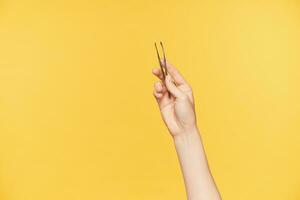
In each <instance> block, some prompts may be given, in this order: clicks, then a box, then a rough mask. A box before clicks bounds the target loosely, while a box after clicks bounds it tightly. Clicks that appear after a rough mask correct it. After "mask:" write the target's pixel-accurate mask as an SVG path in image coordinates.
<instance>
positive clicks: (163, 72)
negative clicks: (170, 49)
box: [154, 42, 171, 97]
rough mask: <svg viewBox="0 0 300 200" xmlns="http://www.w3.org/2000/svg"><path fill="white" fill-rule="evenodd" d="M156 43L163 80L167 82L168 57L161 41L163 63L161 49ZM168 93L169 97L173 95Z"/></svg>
mask: <svg viewBox="0 0 300 200" xmlns="http://www.w3.org/2000/svg"><path fill="white" fill-rule="evenodd" d="M154 44H155V49H156V54H157V58H158V63H159V66H160V70H161V72H162V75H163V81H164V82H165V79H166V76H167V75H168V69H167V59H166V54H165V49H164V45H163V43H162V42H160V46H161V49H162V52H163V64H162V60H161V57H160V55H159V51H158V48H157V45H156V42H155V43H154ZM168 94H169V97H171V94H170V93H169V92H168Z"/></svg>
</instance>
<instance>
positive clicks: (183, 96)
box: [165, 74, 187, 100]
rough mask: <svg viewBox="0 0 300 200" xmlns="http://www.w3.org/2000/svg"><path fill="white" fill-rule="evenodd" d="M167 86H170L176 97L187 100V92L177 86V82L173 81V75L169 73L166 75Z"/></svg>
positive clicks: (170, 90)
mask: <svg viewBox="0 0 300 200" xmlns="http://www.w3.org/2000/svg"><path fill="white" fill-rule="evenodd" d="M165 83H166V87H167V88H168V91H169V92H170V93H171V94H172V95H173V96H174V97H176V98H178V99H182V100H185V99H186V97H187V96H186V94H185V93H184V92H182V91H181V90H180V89H179V88H177V87H176V85H175V83H174V82H173V81H172V78H171V76H170V75H169V74H168V75H167V76H166V81H165Z"/></svg>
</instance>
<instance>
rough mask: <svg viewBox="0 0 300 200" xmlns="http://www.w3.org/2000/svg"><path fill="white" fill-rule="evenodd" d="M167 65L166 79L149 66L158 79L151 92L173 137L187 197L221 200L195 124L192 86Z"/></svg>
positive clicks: (194, 199)
mask: <svg viewBox="0 0 300 200" xmlns="http://www.w3.org/2000/svg"><path fill="white" fill-rule="evenodd" d="M167 69H168V73H169V74H168V76H166V79H165V80H163V76H162V72H161V70H160V69H159V68H154V69H153V70H152V73H153V74H154V75H155V76H157V77H158V78H159V79H160V81H158V82H156V83H155V84H154V91H153V95H154V97H155V99H156V101H157V103H158V106H159V109H160V113H161V116H162V119H163V121H164V123H165V125H166V126H167V128H168V130H169V132H170V135H171V136H172V139H173V141H174V146H175V148H176V152H177V155H178V160H179V162H180V167H181V171H182V174H183V178H184V183H185V188H186V194H187V199H188V200H221V196H220V193H219V191H218V189H217V186H216V184H215V181H214V179H213V176H212V175H211V172H210V169H209V166H208V162H207V159H206V155H205V151H204V148H203V144H202V139H201V135H200V131H199V129H198V126H197V120H196V113H195V104H194V96H193V91H192V88H191V86H190V85H189V84H188V83H187V81H186V80H185V79H184V78H183V76H182V75H181V74H180V72H179V71H178V70H177V69H176V68H175V67H174V66H173V65H171V64H170V63H167ZM168 92H169V93H170V94H171V95H170V96H169V94H168Z"/></svg>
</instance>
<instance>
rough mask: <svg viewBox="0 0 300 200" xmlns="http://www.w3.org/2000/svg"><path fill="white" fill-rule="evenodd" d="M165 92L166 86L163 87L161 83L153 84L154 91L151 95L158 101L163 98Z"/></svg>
mask: <svg viewBox="0 0 300 200" xmlns="http://www.w3.org/2000/svg"><path fill="white" fill-rule="evenodd" d="M166 91H167V88H166V86H164V85H163V84H162V83H161V82H156V83H155V84H154V91H153V95H154V96H155V97H156V98H157V99H160V98H162V97H163V95H164V93H165V92H166Z"/></svg>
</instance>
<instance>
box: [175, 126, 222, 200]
mask: <svg viewBox="0 0 300 200" xmlns="http://www.w3.org/2000/svg"><path fill="white" fill-rule="evenodd" d="M174 144H175V148H176V152H177V155H178V159H179V162H180V166H181V170H182V174H183V177H184V182H185V187H186V191H187V196H188V200H220V199H221V197H220V195H219V192H218V190H217V187H216V185H215V183H214V180H213V177H212V175H211V173H210V169H209V167H208V163H207V159H206V156H205V152H204V148H203V145H202V141H201V137H200V135H199V132H198V130H193V131H190V132H189V133H186V134H181V135H179V136H176V137H174Z"/></svg>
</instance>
